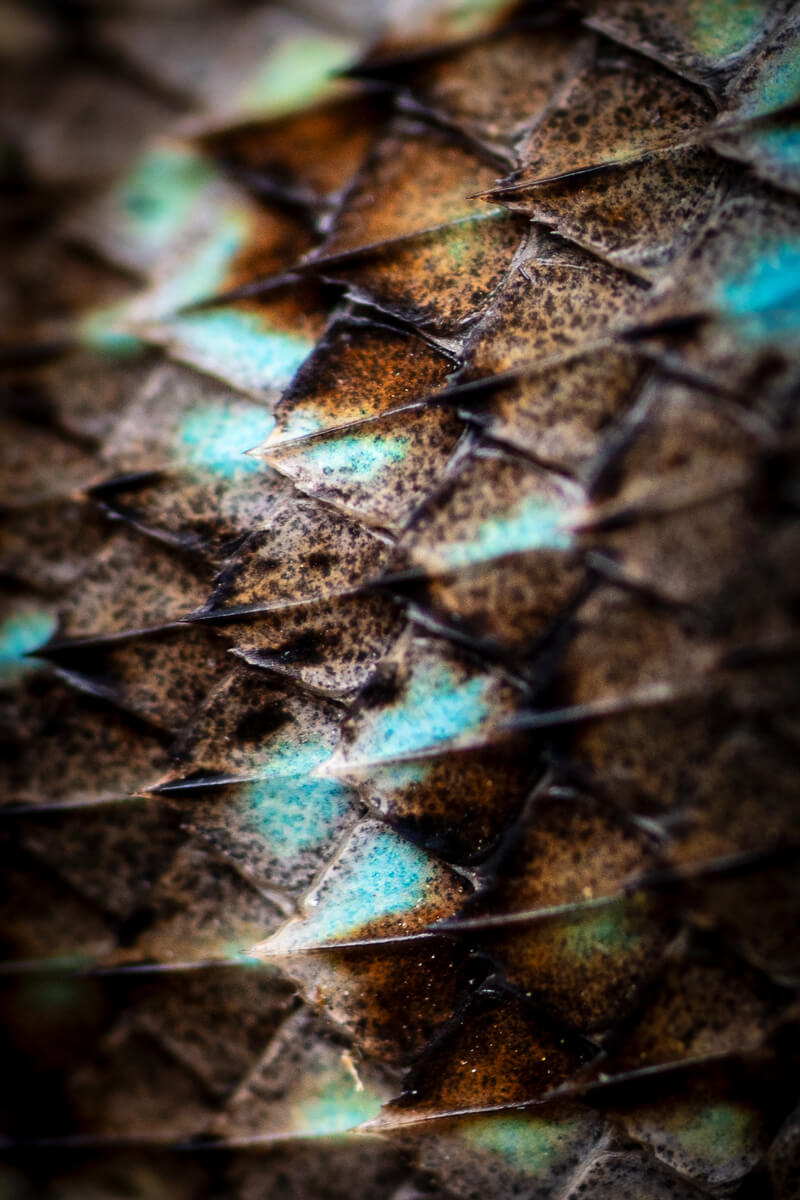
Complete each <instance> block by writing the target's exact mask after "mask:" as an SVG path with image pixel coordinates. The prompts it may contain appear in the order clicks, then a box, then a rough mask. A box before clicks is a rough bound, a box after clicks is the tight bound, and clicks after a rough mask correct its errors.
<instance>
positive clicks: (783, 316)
mask: <svg viewBox="0 0 800 1200" xmlns="http://www.w3.org/2000/svg"><path fill="white" fill-rule="evenodd" d="M715 300H716V302H717V304H718V306H719V308H720V309H721V310H722V312H723V313H724V314H725V315H727V316H730V317H735V318H739V319H743V320H744V321H745V322H746V325H745V330H746V332H747V333H748V334H749V335H750V336H751V337H752V338H753V339H754V340H765V339H769V338H770V337H773V336H775V335H776V334H777V335H780V334H785V333H800V237H798V238H795V239H791V240H788V239H781V240H775V241H766V240H765V241H764V242H763V243H762V245H761V246H760V247H758V254H757V257H754V259H753V260H752V261H751V262H750V263H748V264H747V266H746V267H744V268H743V269H742V270H740V271H738V272H736V273H735V274H733V275H731V276H729V277H728V278H727V279H723V280H721V281H720V283H719V284H718V285H717V288H716V291H715Z"/></svg>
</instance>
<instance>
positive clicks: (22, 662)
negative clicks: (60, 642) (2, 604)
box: [0, 607, 56, 684]
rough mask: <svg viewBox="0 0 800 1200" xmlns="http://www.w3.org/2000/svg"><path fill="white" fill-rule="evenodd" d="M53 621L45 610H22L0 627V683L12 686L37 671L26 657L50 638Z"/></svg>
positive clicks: (35, 666) (36, 665)
mask: <svg viewBox="0 0 800 1200" xmlns="http://www.w3.org/2000/svg"><path fill="white" fill-rule="evenodd" d="M55 628H56V619H55V617H54V616H53V614H52V613H51V612H49V611H48V610H47V609H44V608H33V607H32V608H23V609H21V610H19V611H18V612H15V613H12V615H11V616H10V617H7V618H6V619H5V621H3V622H2V624H0V683H4V684H9V683H15V682H16V681H17V680H18V679H20V678H21V677H22V676H23V675H27V674H29V673H30V672H31V671H35V670H38V668H39V667H40V666H41V664H40V663H37V662H35V661H33V660H32V659H29V658H27V655H28V654H30V653H31V652H32V651H33V650H37V649H38V648H39V647H40V646H43V645H44V644H45V642H47V641H48V640H49V639H50V638H51V637H52V635H53V632H54V631H55Z"/></svg>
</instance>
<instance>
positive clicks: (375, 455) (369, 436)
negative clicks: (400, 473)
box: [304, 433, 409, 483]
mask: <svg viewBox="0 0 800 1200" xmlns="http://www.w3.org/2000/svg"><path fill="white" fill-rule="evenodd" d="M408 447H409V438H407V437H403V436H402V435H400V436H397V435H387V434H375V433H355V434H347V435H346V436H343V437H338V438H331V439H329V440H326V441H324V442H315V443H312V444H310V445H309V446H308V447H307V449H305V450H304V457H305V458H306V459H307V460H308V461H309V462H311V463H312V465H313V466H315V467H316V468H317V469H318V470H320V471H321V472H322V474H323V475H336V476H339V477H340V478H341V479H343V480H346V481H352V482H354V483H372V481H373V480H375V479H376V478H377V477H378V476H380V474H381V472H382V471H384V470H385V469H386V468H387V467H391V466H395V465H396V464H397V463H401V462H402V461H403V459H404V458H405V456H406V453H407V451H408Z"/></svg>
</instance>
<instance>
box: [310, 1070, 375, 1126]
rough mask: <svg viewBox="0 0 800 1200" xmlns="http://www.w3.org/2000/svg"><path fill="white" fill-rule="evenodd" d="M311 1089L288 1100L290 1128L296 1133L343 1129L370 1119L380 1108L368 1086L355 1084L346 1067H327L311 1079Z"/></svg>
mask: <svg viewBox="0 0 800 1200" xmlns="http://www.w3.org/2000/svg"><path fill="white" fill-rule="evenodd" d="M312 1086H313V1088H314V1090H313V1091H312V1092H311V1093H310V1094H309V1095H306V1096H303V1097H302V1098H301V1099H296V1100H295V1101H294V1103H293V1104H292V1132H293V1133H295V1134H297V1135H300V1136H303V1135H305V1136H310V1137H326V1136H328V1135H330V1134H337V1133H345V1132H346V1131H347V1130H348V1129H354V1128H355V1126H356V1125H361V1124H363V1123H364V1122H365V1121H370V1120H372V1118H373V1117H376V1116H377V1115H378V1112H379V1111H380V1108H381V1098H380V1096H378V1095H377V1094H376V1093H375V1092H374V1091H373V1090H372V1089H371V1088H370V1087H369V1086H364V1085H363V1084H362V1085H361V1086H359V1084H358V1083H357V1081H356V1079H355V1078H354V1077H353V1075H352V1074H351V1072H350V1071H348V1070H347V1069H346V1068H345V1067H344V1066H342V1068H341V1070H331V1071H328V1072H326V1073H325V1074H324V1075H322V1077H321V1078H318V1079H315V1080H313V1081H312Z"/></svg>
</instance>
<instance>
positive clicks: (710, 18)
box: [686, 0, 768, 62]
mask: <svg viewBox="0 0 800 1200" xmlns="http://www.w3.org/2000/svg"><path fill="white" fill-rule="evenodd" d="M767 11H768V5H767V4H766V3H764V0H689V3H688V4H687V8H686V14H687V17H688V20H689V29H690V37H691V41H692V46H693V48H694V49H695V50H696V51H697V53H699V54H702V55H703V56H704V57H705V58H709V59H711V60H712V62H724V61H725V59H727V58H730V57H731V56H732V55H734V54H741V53H742V51H743V50H746V49H747V47H748V46H750V45H751V44H752V43H753V42H754V41H755V40H756V38H757V37H758V35H759V33H760V32H761V30H762V29H763V27H764V21H765V18H766V16H767Z"/></svg>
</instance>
